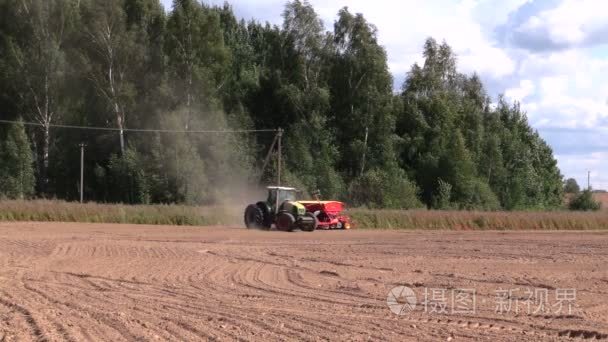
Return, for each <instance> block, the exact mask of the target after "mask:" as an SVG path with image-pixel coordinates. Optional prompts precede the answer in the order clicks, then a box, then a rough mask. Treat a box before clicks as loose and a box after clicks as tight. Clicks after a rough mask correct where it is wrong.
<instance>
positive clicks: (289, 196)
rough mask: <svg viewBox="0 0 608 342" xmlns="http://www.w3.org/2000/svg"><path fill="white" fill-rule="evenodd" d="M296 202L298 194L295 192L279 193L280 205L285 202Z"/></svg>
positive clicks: (282, 191) (281, 191) (283, 191)
mask: <svg viewBox="0 0 608 342" xmlns="http://www.w3.org/2000/svg"><path fill="white" fill-rule="evenodd" d="M295 200H296V192H295V191H285V190H280V191H279V203H283V202H285V201H295Z"/></svg>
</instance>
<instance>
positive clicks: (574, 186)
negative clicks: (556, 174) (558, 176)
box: [564, 178, 581, 194]
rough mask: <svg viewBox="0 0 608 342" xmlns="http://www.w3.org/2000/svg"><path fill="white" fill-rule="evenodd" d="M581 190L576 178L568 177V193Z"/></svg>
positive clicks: (565, 189) (565, 182)
mask: <svg viewBox="0 0 608 342" xmlns="http://www.w3.org/2000/svg"><path fill="white" fill-rule="evenodd" d="M580 191H581V187H580V186H578V183H577V182H576V179H574V178H568V179H566V180H565V181H564V192H565V193H567V194H578V193H579V192H580Z"/></svg>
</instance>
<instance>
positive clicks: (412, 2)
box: [162, 0, 608, 189]
mask: <svg viewBox="0 0 608 342" xmlns="http://www.w3.org/2000/svg"><path fill="white" fill-rule="evenodd" d="M162 1H163V3H164V4H165V8H166V9H167V10H170V9H171V2H172V1H171V0H162ZM207 2H208V3H213V4H218V5H220V4H222V3H223V0H207ZM285 2H286V1H285V0H233V1H230V4H231V5H232V6H233V8H234V10H235V12H236V13H237V15H238V16H240V17H244V18H247V19H249V18H256V19H258V20H261V21H269V22H271V23H273V24H280V23H281V12H282V11H283V6H284V4H285ZM310 2H311V3H312V4H313V6H314V7H315V9H316V11H317V13H318V14H319V15H320V16H321V18H322V19H323V20H324V23H325V25H326V27H327V28H328V29H330V28H331V26H332V25H333V22H334V20H335V16H336V13H337V12H338V10H339V9H340V8H342V7H344V6H348V7H349V8H350V10H351V11H352V12H360V13H363V14H364V15H365V17H366V18H367V19H368V20H369V21H370V22H371V23H373V24H374V25H376V26H377V27H378V36H379V40H380V43H381V44H382V45H383V46H384V47H385V48H386V50H387V52H388V56H389V67H390V69H391V72H392V73H393V76H394V78H395V85H396V87H400V85H401V83H402V82H403V79H404V78H405V75H406V73H407V71H408V70H409V68H410V67H411V65H412V64H413V63H414V62H419V63H420V62H421V60H422V57H421V50H422V44H423V42H424V39H425V38H426V37H428V36H432V37H434V38H435V39H437V40H443V39H445V40H446V41H447V42H448V44H450V45H451V46H452V47H453V48H454V50H455V52H456V53H457V55H458V66H459V70H460V71H462V72H466V73H472V72H477V73H478V74H480V75H481V77H482V79H483V80H484V83H485V84H486V86H487V88H488V90H489V92H490V95H492V97H493V98H496V96H497V95H498V94H501V93H502V94H505V96H506V97H507V98H509V99H511V100H513V101H519V102H520V103H521V105H522V108H523V109H524V110H525V111H526V112H527V114H528V119H529V121H530V124H531V125H532V126H533V127H534V128H536V129H538V130H539V132H540V134H541V136H542V137H543V138H544V139H545V140H546V141H547V142H548V143H549V144H550V145H551V146H552V147H553V150H554V154H555V156H556V158H557V160H558V162H559V166H560V169H561V170H562V173H563V174H564V176H565V177H574V178H576V179H577V180H578V182H579V184H581V185H583V184H585V185H586V183H587V171H588V170H589V171H591V183H592V186H593V187H594V188H596V189H608V1H604V0H540V1H539V0H458V1H457V0H454V1H438V0H426V1H421V0H403V1H399V0H375V1H369V0H351V1H346V0H311V1H310Z"/></svg>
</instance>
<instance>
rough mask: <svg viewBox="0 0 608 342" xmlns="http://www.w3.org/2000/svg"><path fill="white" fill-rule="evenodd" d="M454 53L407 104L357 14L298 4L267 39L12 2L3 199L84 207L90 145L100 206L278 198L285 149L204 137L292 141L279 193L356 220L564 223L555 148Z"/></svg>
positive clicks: (66, 1)
mask: <svg viewBox="0 0 608 342" xmlns="http://www.w3.org/2000/svg"><path fill="white" fill-rule="evenodd" d="M330 24H331V23H330ZM327 27H333V29H331V30H329V31H328V30H327ZM448 43H449V42H438V41H436V40H435V39H433V38H428V39H426V41H425V43H424V45H423V46H421V47H420V50H421V51H420V52H421V54H422V56H423V57H424V63H421V64H420V65H418V64H414V65H412V66H411V69H410V71H409V72H408V73H407V75H404V76H405V81H404V83H403V84H402V85H401V87H400V89H394V88H393V76H392V75H391V73H390V71H389V68H388V63H387V52H386V50H385V49H384V48H383V47H382V46H381V45H380V44H379V42H378V32H377V29H376V27H375V26H374V25H373V23H370V22H368V21H367V20H366V18H365V16H364V14H360V13H352V12H351V11H350V10H349V9H348V8H346V7H345V8H343V9H341V10H340V11H339V12H338V13H337V14H336V17H335V22H334V23H333V26H330V25H326V23H323V22H322V21H321V20H320V17H319V15H318V14H317V13H316V12H315V9H314V8H313V7H312V6H311V5H310V4H309V3H308V2H307V1H300V0H293V1H290V2H287V3H286V4H285V7H284V12H283V22H282V25H271V24H269V23H262V22H259V21H256V20H249V21H246V20H243V19H239V18H237V17H236V15H235V13H234V11H233V10H232V8H231V6H230V5H229V4H225V5H223V6H211V5H209V4H205V3H201V2H199V1H197V0H174V2H173V8H172V9H165V8H163V6H162V5H161V3H160V1H159V0H0V120H2V122H0V197H4V198H17V199H19V198H57V199H64V200H69V201H72V200H77V199H78V198H79V180H80V147H79V145H80V144H85V145H86V147H85V150H86V154H85V159H84V169H85V170H86V171H85V174H84V177H85V181H84V184H85V187H84V189H83V190H84V196H85V198H86V200H87V201H95V202H109V203H127V204H152V203H180V204H192V205H208V204H217V203H222V202H223V201H225V200H226V199H230V198H234V197H235V196H236V197H237V198H238V196H242V194H240V193H241V192H243V191H244V190H243V189H247V188H250V187H256V186H259V185H265V184H271V183H274V181H275V174H276V172H277V167H276V165H277V163H276V160H272V162H270V163H269V165H271V166H270V167H267V168H266V169H262V165H263V162H264V159H265V156H266V154H267V152H268V149H269V147H270V145H271V143H272V141H273V139H274V133H272V132H258V133H255V134H248V133H243V132H234V133H201V132H200V131H241V130H266V129H277V128H282V129H284V130H285V134H284V137H283V154H282V161H283V164H282V170H283V174H284V175H283V183H284V184H288V185H291V186H295V187H297V188H300V189H302V190H304V191H306V192H308V193H312V192H314V191H316V190H320V192H321V194H322V196H323V197H324V198H336V199H341V200H344V201H346V202H347V203H348V204H350V205H352V206H362V207H363V206H364V207H369V208H401V209H409V208H423V207H428V208H435V209H476V210H528V209H539V210H542V209H552V208H558V207H560V206H562V205H563V180H562V175H561V174H560V170H559V169H558V167H557V162H556V160H555V158H554V156H553V152H552V150H551V148H550V146H548V144H547V143H546V142H545V141H544V140H543V139H542V138H541V137H540V136H539V134H538V132H537V131H536V130H534V129H533V128H532V127H531V126H530V125H529V123H528V121H527V118H526V113H524V112H523V111H522V110H521V108H520V106H519V104H518V103H510V102H508V101H507V100H506V99H505V98H504V97H502V96H499V97H498V98H495V99H492V98H491V97H490V96H489V95H488V93H487V91H486V90H485V88H484V85H483V84H482V82H481V80H480V77H479V76H478V75H476V74H472V75H466V74H463V73H460V72H459V71H458V69H457V56H456V55H455V53H454V52H453V51H452V49H451V48H450V46H449V45H448ZM62 126H83V127H101V128H107V130H93V129H73V128H67V127H62ZM134 129H136V130H137V129H139V130H150V131H134ZM155 130H164V132H159V131H155ZM172 131H175V132H172ZM272 158H276V156H272Z"/></svg>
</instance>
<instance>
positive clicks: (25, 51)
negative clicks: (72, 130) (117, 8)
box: [6, 0, 76, 192]
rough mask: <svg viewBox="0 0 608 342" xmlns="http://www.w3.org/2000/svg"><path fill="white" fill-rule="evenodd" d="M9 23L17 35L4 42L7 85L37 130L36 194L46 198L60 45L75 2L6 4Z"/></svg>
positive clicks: (61, 91) (62, 86) (60, 102)
mask: <svg viewBox="0 0 608 342" xmlns="http://www.w3.org/2000/svg"><path fill="white" fill-rule="evenodd" d="M7 5H8V6H9V8H7V11H8V12H9V13H11V15H12V18H11V19H10V20H12V21H14V22H16V23H17V24H16V26H17V27H19V30H18V31H16V32H15V35H14V36H13V37H12V39H7V40H6V42H7V43H8V44H7V45H8V46H7V48H6V61H7V63H8V66H9V68H7V70H10V71H11V73H10V79H8V80H6V82H7V84H10V85H12V86H13V87H15V91H16V93H17V95H18V96H17V98H16V101H18V106H19V108H21V110H22V112H23V113H26V118H27V119H28V120H29V121H34V122H36V123H38V124H40V126H41V128H40V132H39V134H38V136H39V139H38V142H39V143H38V144H37V146H40V148H39V153H38V154H39V158H38V160H39V161H40V162H39V174H40V188H41V191H42V192H47V191H48V190H49V189H48V185H49V184H48V183H49V175H48V172H49V159H50V148H51V133H50V126H51V124H52V123H56V122H58V121H60V120H61V117H62V115H63V114H64V111H65V110H66V106H67V103H68V100H69V96H66V95H67V94H66V88H67V87H66V86H67V84H68V82H69V81H68V73H69V72H68V63H67V61H66V51H65V50H66V47H65V44H66V42H67V41H68V38H69V36H70V34H71V32H72V30H73V29H74V18H75V16H76V10H75V8H76V7H75V1H72V0H52V1H46V0H23V1H19V2H7Z"/></svg>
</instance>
